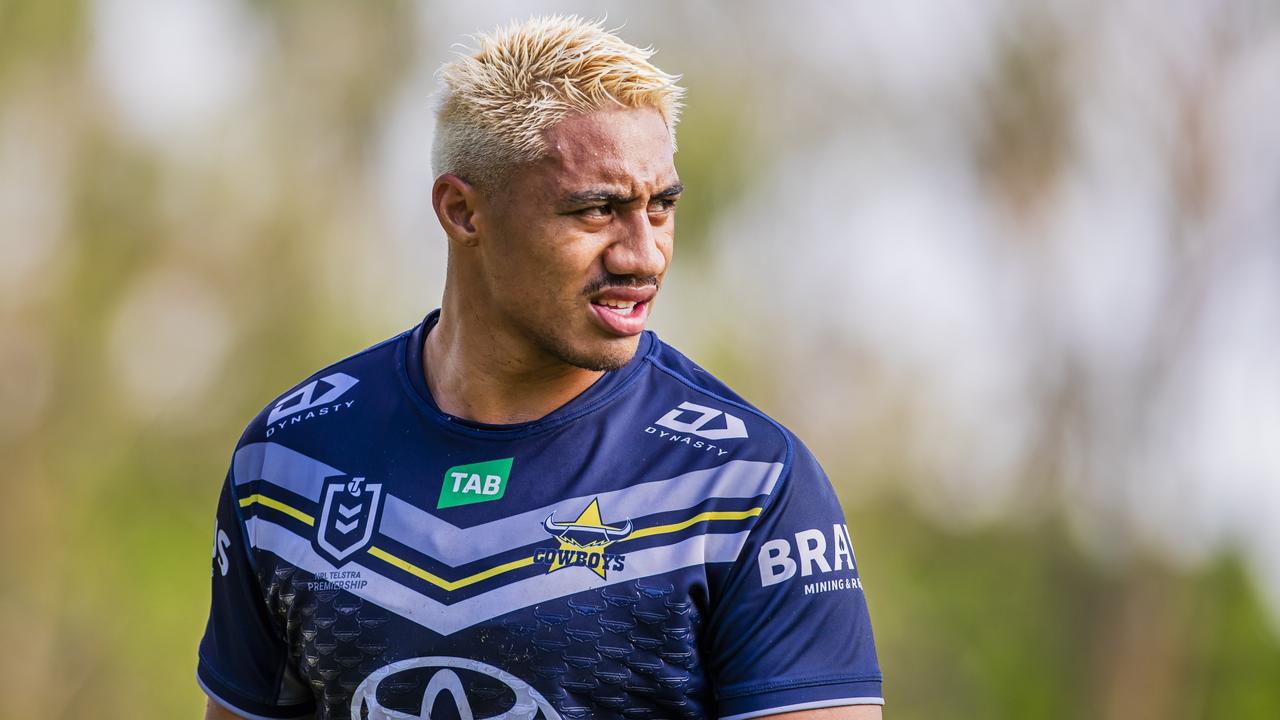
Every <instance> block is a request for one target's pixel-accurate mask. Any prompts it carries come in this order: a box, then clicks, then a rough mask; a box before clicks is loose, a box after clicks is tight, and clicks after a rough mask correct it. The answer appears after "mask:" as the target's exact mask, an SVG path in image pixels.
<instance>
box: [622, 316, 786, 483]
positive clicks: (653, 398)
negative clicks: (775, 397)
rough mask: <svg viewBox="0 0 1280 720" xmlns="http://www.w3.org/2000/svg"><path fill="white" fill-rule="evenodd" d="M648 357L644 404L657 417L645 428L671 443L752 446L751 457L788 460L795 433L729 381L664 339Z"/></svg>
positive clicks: (721, 449)
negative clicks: (725, 380) (752, 401)
mask: <svg viewBox="0 0 1280 720" xmlns="http://www.w3.org/2000/svg"><path fill="white" fill-rule="evenodd" d="M645 359H646V361H647V362H648V364H649V365H650V366H651V367H652V371H651V372H650V373H649V376H650V378H651V379H650V386H649V387H648V388H646V390H645V392H644V393H643V396H644V403H645V405H646V406H648V407H647V408H646V409H647V411H648V412H649V413H650V414H652V415H653V416H654V417H653V419H652V421H651V422H650V423H649V425H648V427H646V429H645V432H646V433H648V434H650V435H654V436H656V437H658V438H660V439H662V440H665V441H667V442H674V443H685V444H687V443H699V441H701V443H702V444H703V445H706V444H714V447H715V450H714V451H713V452H725V451H728V452H733V453H734V454H735V455H736V454H738V453H737V452H736V450H737V449H738V448H739V447H741V446H742V445H750V446H751V452H750V454H751V455H753V456H757V457H759V456H767V457H771V458H773V459H776V460H777V461H780V462H782V463H784V464H790V462H791V458H792V455H793V454H794V452H795V446H796V445H797V444H798V442H799V441H798V439H797V438H796V436H795V435H794V434H793V433H792V432H791V431H790V430H788V429H787V428H786V427H784V426H783V425H782V424H781V423H780V422H778V421H777V420H775V419H774V418H772V417H770V416H769V415H768V414H767V413H765V412H764V411H763V410H761V409H760V408H758V407H756V406H755V405H754V404H752V403H751V402H750V401H748V400H747V399H746V398H744V397H743V396H742V395H740V394H739V393H738V392H737V391H735V390H734V389H733V388H732V387H730V386H729V384H728V383H726V382H724V381H723V380H721V379H720V378H719V377H717V376H716V375H714V374H713V373H711V372H710V371H708V370H707V369H705V368H703V367H702V366H701V365H699V364H698V363H697V362H694V361H693V360H692V359H690V358H689V357H688V356H687V355H685V354H684V353H682V352H680V351H679V350H677V349H676V348H675V347H673V346H671V345H669V344H667V343H665V342H663V341H661V340H657V341H656V342H655V343H654V347H653V348H652V350H651V351H650V352H649V354H648V355H647V357H646V358H645ZM726 459H727V458H726Z"/></svg>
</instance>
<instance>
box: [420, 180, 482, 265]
mask: <svg viewBox="0 0 1280 720" xmlns="http://www.w3.org/2000/svg"><path fill="white" fill-rule="evenodd" d="M479 201H480V193H479V191H477V190H476V188H475V186H474V185H472V184H471V183H469V182H467V181H466V180H463V179H462V178H460V177H458V176H457V175H453V174H450V173H445V174H444V175H441V176H440V177H438V178H436V182H435V185H433V186H432V188H431V205H432V207H434V208H435V211H436V218H438V219H439V220H440V226H441V227H443V228H444V231H445V234H446V235H448V236H449V237H450V238H451V239H453V240H456V241H458V242H460V243H462V244H463V245H466V246H468V247H471V246H475V245H476V244H477V243H479V242H480V233H479V231H478V230H477V229H476V223H475V215H476V211H477V209H478V204H479Z"/></svg>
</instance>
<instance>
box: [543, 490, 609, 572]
mask: <svg viewBox="0 0 1280 720" xmlns="http://www.w3.org/2000/svg"><path fill="white" fill-rule="evenodd" d="M554 517H555V513H552V514H551V515H548V516H547V519H546V520H543V521H542V527H543V529H544V530H546V531H547V532H548V533H551V535H553V536H554V537H555V538H556V540H558V541H559V542H560V546H559V547H558V548H538V549H537V550H535V551H534V552H533V561H534V562H535V563H538V564H539V565H546V566H548V567H547V572H549V573H551V572H555V571H556V570H560V569H562V568H567V567H585V568H587V569H588V570H590V571H591V572H593V573H595V574H597V575H599V576H600V577H602V578H606V579H607V578H608V575H607V573H608V571H609V570H622V565H623V562H624V561H625V560H626V556H625V555H618V554H616V553H609V552H605V549H606V548H608V547H609V546H610V545H611V544H613V543H615V542H617V541H619V540H621V539H623V538H625V537H627V536H628V535H630V534H631V521H630V520H627V521H626V522H624V523H623V524H622V525H620V526H619V525H605V524H604V522H603V521H602V520H601V519H600V503H599V501H598V500H596V499H593V500H592V501H591V504H590V505H588V506H587V508H586V509H585V510H583V511H582V513H581V514H579V515H578V517H576V518H574V519H573V520H570V521H569V522H556V521H555V520H554Z"/></svg>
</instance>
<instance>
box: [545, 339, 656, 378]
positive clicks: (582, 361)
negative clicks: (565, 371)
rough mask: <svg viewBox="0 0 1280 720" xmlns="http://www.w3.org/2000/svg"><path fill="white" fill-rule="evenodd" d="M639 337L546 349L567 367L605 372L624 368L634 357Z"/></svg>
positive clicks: (566, 344)
mask: <svg viewBox="0 0 1280 720" xmlns="http://www.w3.org/2000/svg"><path fill="white" fill-rule="evenodd" d="M639 345H640V336H639V335H632V336H629V337H614V338H609V339H607V340H597V341H595V342H591V343H583V344H576V343H575V344H569V343H565V344H563V345H559V344H558V347H554V348H548V349H549V350H551V352H552V354H554V355H555V356H556V357H558V358H559V359H560V360H561V361H562V362H564V363H565V364H567V365H572V366H574V367H577V368H582V369H583V370H592V371H594V372H607V371H609V370H617V369H619V368H622V367H625V366H626V364H627V363H629V362H631V359H632V358H634V357H635V356H636V349H637V348H638V347H639Z"/></svg>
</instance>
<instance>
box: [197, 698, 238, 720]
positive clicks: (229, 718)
mask: <svg viewBox="0 0 1280 720" xmlns="http://www.w3.org/2000/svg"><path fill="white" fill-rule="evenodd" d="M204 720H245V718H244V717H242V716H240V715H237V714H235V713H233V712H231V711H230V710H228V709H226V708H224V707H222V706H221V705H219V704H218V703H216V702H214V701H213V700H208V699H206V704H205V706H204Z"/></svg>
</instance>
